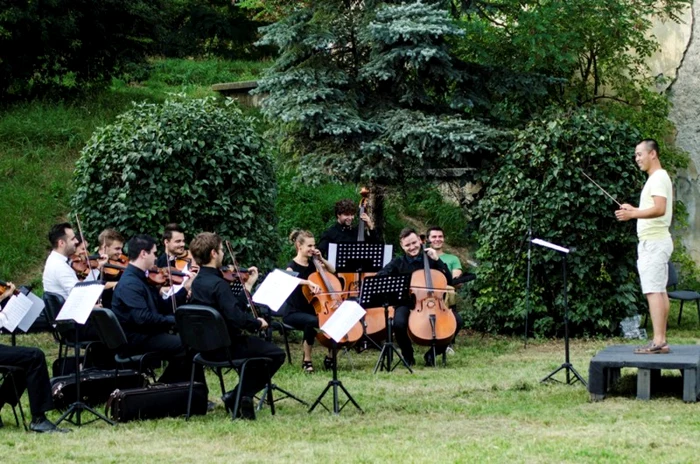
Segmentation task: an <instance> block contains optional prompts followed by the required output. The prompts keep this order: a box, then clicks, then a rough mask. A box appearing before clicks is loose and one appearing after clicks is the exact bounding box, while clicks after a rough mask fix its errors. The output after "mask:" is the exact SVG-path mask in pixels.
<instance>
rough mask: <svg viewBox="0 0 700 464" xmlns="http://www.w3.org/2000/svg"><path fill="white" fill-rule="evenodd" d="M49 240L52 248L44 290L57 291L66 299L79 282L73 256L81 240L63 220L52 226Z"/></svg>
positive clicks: (45, 272) (47, 264) (47, 262)
mask: <svg viewBox="0 0 700 464" xmlns="http://www.w3.org/2000/svg"><path fill="white" fill-rule="evenodd" d="M49 242H51V248H52V250H51V254H49V256H48V258H47V259H46V264H45V265H44V274H43V279H42V280H43V284H44V291H45V292H51V293H56V294H58V295H61V296H62V297H63V298H64V299H66V298H68V295H69V294H70V292H71V290H73V287H75V284H77V283H78V282H79V280H78V276H76V275H75V271H74V270H73V269H72V268H71V256H73V255H74V254H75V251H76V247H77V246H78V243H79V240H78V238H77V237H76V236H75V232H73V227H72V226H71V225H70V223H68V222H63V223H60V224H55V225H53V226H52V227H51V230H49Z"/></svg>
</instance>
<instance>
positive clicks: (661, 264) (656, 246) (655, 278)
mask: <svg viewBox="0 0 700 464" xmlns="http://www.w3.org/2000/svg"><path fill="white" fill-rule="evenodd" d="M671 253H673V240H672V239H671V237H669V238H665V239H662V240H642V241H640V242H639V245H638V246H637V270H638V271H639V280H640V281H641V283H642V293H644V294H645V295H646V294H647V293H666V284H667V283H668V261H669V260H670V259H671Z"/></svg>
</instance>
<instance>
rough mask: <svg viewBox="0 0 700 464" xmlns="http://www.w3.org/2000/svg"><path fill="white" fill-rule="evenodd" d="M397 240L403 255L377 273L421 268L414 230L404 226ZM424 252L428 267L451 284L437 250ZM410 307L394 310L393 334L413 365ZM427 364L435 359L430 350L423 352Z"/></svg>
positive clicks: (397, 272)
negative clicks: (409, 330)
mask: <svg viewBox="0 0 700 464" xmlns="http://www.w3.org/2000/svg"><path fill="white" fill-rule="evenodd" d="M399 241H400V243H401V248H402V249H403V251H404V253H405V254H404V255H403V256H400V257H398V258H394V259H393V260H391V262H390V263H389V264H387V265H386V266H384V268H382V270H380V271H379V272H378V273H377V275H380V276H387V275H399V274H411V273H412V272H413V271H418V270H422V269H423V256H422V254H421V239H420V237H419V236H418V234H417V233H416V231H415V230H413V229H411V228H405V229H403V230H402V231H401V233H400V234H399ZM425 253H426V254H427V255H428V258H429V259H428V262H429V265H430V269H436V270H438V271H440V272H442V273H443V274H445V277H446V279H447V284H448V285H450V284H452V274H451V273H450V270H449V268H448V267H447V265H446V264H445V263H444V262H443V261H441V260H440V259H439V258H438V254H437V252H436V251H435V250H434V249H432V248H427V249H426V250H425ZM410 312H411V308H409V307H408V306H399V307H397V308H396V309H395V311H394V334H396V342H397V343H398V345H399V348H401V354H402V355H403V357H404V359H405V360H406V362H407V363H408V364H409V365H415V364H416V360H415V358H414V357H413V345H412V344H411V339H410V338H409V337H408V317H409V315H410ZM446 348H447V347H446V346H442V347H437V349H436V354H438V355H440V354H442V353H444V352H445V349H446ZM423 358H424V359H425V363H426V365H428V366H434V365H435V359H434V358H433V353H432V351H431V350H428V352H426V353H425V356H424V357H423Z"/></svg>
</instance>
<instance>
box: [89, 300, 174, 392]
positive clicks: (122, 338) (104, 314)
mask: <svg viewBox="0 0 700 464" xmlns="http://www.w3.org/2000/svg"><path fill="white" fill-rule="evenodd" d="M90 320H91V321H92V323H93V324H94V325H95V329H96V330H97V334H98V335H99V336H100V341H102V343H104V344H105V346H106V347H107V348H108V349H109V350H111V351H113V352H114V361H115V362H116V363H117V368H116V369H115V371H116V372H117V373H118V372H119V370H118V369H119V366H122V367H130V366H133V365H138V372H139V373H146V374H148V375H149V376H150V377H151V378H153V381H154V382H155V381H156V374H155V372H154V370H153V365H152V364H153V363H154V362H157V363H158V364H160V363H161V362H162V361H163V357H162V356H161V355H160V354H159V353H155V352H147V353H133V352H132V351H131V350H130V347H129V342H128V340H127V339H126V334H125V333H124V329H122V326H121V324H120V323H119V320H118V319H117V316H115V315H114V312H112V310H111V309H107V308H94V309H93V310H92V313H91V314H90ZM149 362H150V363H149Z"/></svg>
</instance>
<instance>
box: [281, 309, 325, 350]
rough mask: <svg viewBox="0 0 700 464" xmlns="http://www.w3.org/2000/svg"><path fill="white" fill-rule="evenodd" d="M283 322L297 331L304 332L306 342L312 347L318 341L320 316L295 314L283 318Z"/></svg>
mask: <svg viewBox="0 0 700 464" xmlns="http://www.w3.org/2000/svg"><path fill="white" fill-rule="evenodd" d="M282 322H284V323H285V324H288V325H291V326H292V327H294V328H295V329H297V330H303V331H304V341H305V342H306V343H307V344H309V345H310V346H311V345H313V344H314V340H316V329H318V316H317V315H315V314H309V313H302V312H294V313H289V314H287V315H286V316H284V317H283V318H282Z"/></svg>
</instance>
